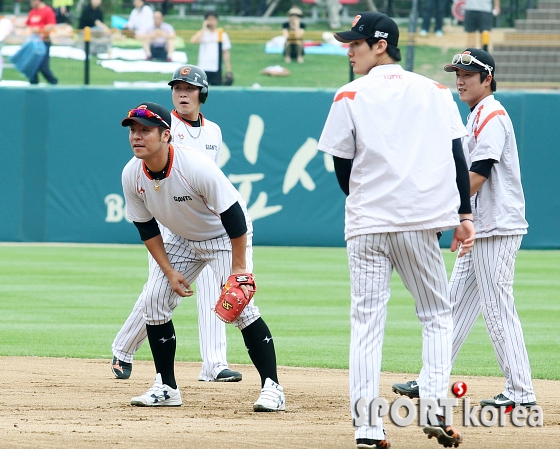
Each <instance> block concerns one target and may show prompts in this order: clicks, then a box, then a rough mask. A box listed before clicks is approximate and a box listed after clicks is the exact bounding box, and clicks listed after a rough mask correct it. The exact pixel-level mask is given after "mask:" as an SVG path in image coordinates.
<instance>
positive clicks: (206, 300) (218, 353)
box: [112, 230, 260, 380]
mask: <svg viewBox="0 0 560 449" xmlns="http://www.w3.org/2000/svg"><path fill="white" fill-rule="evenodd" d="M162 237H163V238H164V243H165V248H166V251H167V255H168V257H169V261H170V262H171V264H172V265H173V267H174V268H175V269H176V270H178V271H179V272H181V273H182V274H183V275H184V276H185V278H186V279H187V281H188V282H189V283H192V282H194V279H196V282H197V306H198V329H199V344H200V355H201V357H202V368H201V371H200V375H199V379H200V380H213V379H215V378H216V376H217V375H218V374H219V373H220V372H221V371H222V370H223V369H225V368H227V367H228V365H227V362H226V360H227V359H226V333H225V324H224V323H223V322H222V321H221V320H219V319H218V318H217V316H216V314H215V313H214V311H213V310H212V308H213V307H214V305H215V304H216V301H217V300H218V297H219V295H220V288H221V285H223V284H224V283H225V281H226V280H227V277H228V276H229V275H230V274H231V243H230V240H229V237H228V236H227V235H224V236H221V237H218V238H216V239H212V240H207V241H203V242H194V241H188V240H185V239H183V238H181V237H178V236H176V235H174V234H172V233H171V232H170V231H168V230H165V231H163V232H162ZM251 241H252V233H248V234H247V254H246V258H247V270H248V271H250V272H252V270H253V257H252V244H251ZM148 262H149V271H150V274H149V277H148V281H147V282H146V284H145V285H144V288H143V289H142V293H141V294H140V296H139V297H138V300H137V301H136V304H135V305H134V307H133V309H132V312H131V313H130V315H129V317H128V318H127V320H126V322H125V323H124V325H123V327H122V328H121V330H120V331H119V332H118V334H117V335H116V337H115V339H114V341H113V348H112V349H113V355H115V356H116V357H117V358H118V359H119V360H123V361H125V362H129V363H132V360H133V358H134V354H135V353H136V351H138V349H139V348H140V346H141V345H142V343H143V342H144V340H145V339H146V337H147V333H146V326H145V324H146V319H147V320H148V324H164V323H166V322H168V321H169V320H170V319H171V314H172V312H173V310H174V309H175V307H177V306H178V305H179V303H180V302H181V297H180V296H179V295H177V294H175V293H174V292H173V291H172V290H171V289H170V288H169V284H168V282H167V278H166V277H165V275H164V274H163V272H162V271H161V269H160V268H159V265H158V264H157V262H156V261H155V260H154V259H153V258H152V257H151V256H150V255H149V258H148ZM214 273H216V275H214ZM197 276H198V277H197ZM188 299H190V298H187V300H188ZM144 310H146V312H147V315H144ZM259 317H260V313H259V310H258V307H256V306H255V305H254V301H251V303H250V304H249V305H248V306H247V307H246V309H245V310H244V311H243V314H242V315H241V316H240V318H239V321H238V322H236V323H234V325H236V326H237V327H239V328H240V329H243V328H245V327H247V326H248V325H249V324H251V323H252V322H254V321H255V320H257V319H258V318H259Z"/></svg>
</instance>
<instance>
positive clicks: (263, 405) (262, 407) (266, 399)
mask: <svg viewBox="0 0 560 449" xmlns="http://www.w3.org/2000/svg"><path fill="white" fill-rule="evenodd" d="M284 410H286V397H285V396H284V389H283V388H282V387H281V386H280V385H278V384H277V383H276V382H274V381H273V380H272V379H270V378H268V377H267V379H266V381H265V382H264V387H262V390H261V395H260V396H259V398H258V399H257V402H255V403H254V404H253V411H255V412H281V411H284Z"/></svg>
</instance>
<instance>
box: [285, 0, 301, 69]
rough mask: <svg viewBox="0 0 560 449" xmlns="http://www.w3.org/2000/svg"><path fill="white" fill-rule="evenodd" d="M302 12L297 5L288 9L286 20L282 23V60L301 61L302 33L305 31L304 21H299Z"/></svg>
mask: <svg viewBox="0 0 560 449" xmlns="http://www.w3.org/2000/svg"><path fill="white" fill-rule="evenodd" d="M302 17H303V12H302V10H301V9H300V8H298V7H297V6H294V7H293V8H290V10H289V11H288V21H287V22H284V23H283V24H282V34H283V35H284V37H285V38H286V45H285V47H284V61H285V62H288V63H289V62H292V60H294V59H296V60H297V62H299V63H301V62H303V34H304V33H305V23H303V22H302V21H301V18H302Z"/></svg>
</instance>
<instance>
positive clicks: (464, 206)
mask: <svg viewBox="0 0 560 449" xmlns="http://www.w3.org/2000/svg"><path fill="white" fill-rule="evenodd" d="M453 159H455V172H456V174H457V178H456V181H457V188H458V189H459V196H460V197H461V205H460V206H459V213H460V214H470V213H471V212H472V210H471V182H470V179H469V169H468V168H467V161H466V160H465V155H464V154H463V145H462V144H461V139H453Z"/></svg>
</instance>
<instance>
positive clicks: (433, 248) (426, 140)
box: [318, 64, 466, 440]
mask: <svg viewBox="0 0 560 449" xmlns="http://www.w3.org/2000/svg"><path fill="white" fill-rule="evenodd" d="M464 135H466V129H465V127H464V126H463V124H462V122H461V117H460V115H459V111H458V108H457V105H456V104H455V102H454V101H453V97H452V95H451V93H450V91H449V89H447V88H446V87H444V86H441V85H439V84H437V83H436V82H434V81H432V80H429V79H427V78H424V77H422V76H420V75H416V74H414V73H410V72H406V71H404V70H403V69H402V68H401V67H400V66H399V65H398V64H390V65H382V66H378V67H374V68H373V69H372V70H371V71H370V72H369V74H367V75H366V76H364V77H362V78H358V79H357V80H355V81H353V82H351V83H349V84H347V85H346V86H344V87H342V88H341V89H339V91H338V92H337V93H336V95H335V98H334V102H333V104H332V106H331V110H330V112H329V116H328V118H327V121H326V124H325V127H324V129H323V132H322V134H321V138H320V140H319V145H318V148H319V149H320V150H322V151H324V152H326V153H329V154H332V155H333V156H336V157H340V158H344V159H352V160H353V164H352V170H351V174H350V194H349V195H348V197H347V199H346V223H345V234H346V241H347V250H348V263H349V266H350V281H351V295H352V303H351V316H350V323H351V338H350V401H351V409H352V414H353V417H354V418H356V417H357V416H356V410H355V405H356V403H357V402H358V400H360V399H362V398H363V399H365V400H366V403H367V404H369V403H370V402H371V401H372V400H373V399H375V398H377V397H378V396H379V383H380V371H381V348H382V345H383V338H384V332H385V321H386V315H387V302H388V301H389V297H390V281H391V274H392V271H393V268H394V269H396V270H397V272H398V273H399V275H400V277H401V278H402V280H403V282H404V284H405V286H406V287H407V289H408V290H409V291H410V292H411V294H412V295H413V297H414V299H415V301H416V314H417V316H418V318H419V319H420V322H421V323H422V325H423V326H424V330H423V350H422V360H423V362H424V366H423V369H422V372H421V374H420V381H421V382H420V383H419V385H420V388H421V391H420V394H421V396H422V397H425V398H431V399H439V398H443V397H446V396H447V390H448V386H449V376H450V374H451V337H452V333H453V321H452V317H451V304H450V303H449V297H448V290H447V288H448V287H447V275H446V271H445V264H444V262H443V257H442V254H441V250H440V248H439V244H438V240H437V236H436V231H437V230H440V229H447V228H450V227H453V226H456V225H458V224H459V216H458V208H459V204H460V199H459V192H458V189H457V184H456V169H455V163H454V160H453V152H452V140H453V139H456V138H460V137H463V136H464ZM366 413H369V411H366ZM368 421H369V420H368ZM355 438H356V439H358V438H367V439H375V440H382V439H384V433H383V423H382V420H381V419H379V420H378V423H377V425H376V426H370V425H369V422H367V423H366V424H364V425H362V426H359V427H356V430H355Z"/></svg>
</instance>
